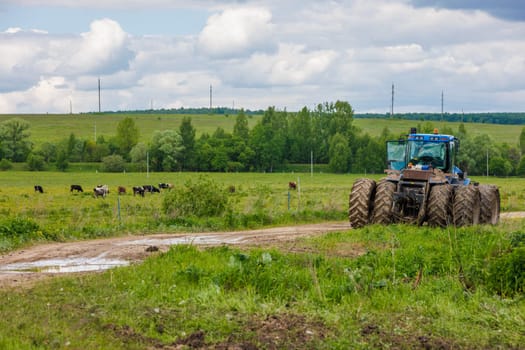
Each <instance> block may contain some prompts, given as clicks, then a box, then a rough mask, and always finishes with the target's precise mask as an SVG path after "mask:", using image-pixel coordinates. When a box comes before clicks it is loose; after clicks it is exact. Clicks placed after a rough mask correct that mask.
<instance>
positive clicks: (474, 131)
mask: <svg viewBox="0 0 525 350" xmlns="http://www.w3.org/2000/svg"><path fill="white" fill-rule="evenodd" d="M423 123H424V122H422V121H417V120H402V119H401V120H400V119H397V120H387V119H362V118H359V119H354V125H356V126H357V127H359V128H360V129H362V130H363V132H366V133H368V134H370V135H371V136H379V135H381V132H382V131H383V129H384V128H385V127H388V129H389V130H390V132H392V133H393V134H395V135H399V134H403V133H404V134H407V133H408V131H409V130H410V128H411V127H417V125H418V124H423ZM431 123H432V125H433V126H434V127H436V128H438V129H442V128H443V127H445V126H446V127H449V128H452V130H453V131H454V132H457V130H458V128H459V125H460V123H458V122H431ZM464 125H465V129H466V130H467V134H468V135H470V136H477V135H484V134H486V135H489V136H490V137H491V138H492V139H493V140H494V141H495V142H496V143H504V142H506V143H508V144H510V145H517V144H518V142H519V137H520V133H521V129H522V128H523V126H522V125H502V124H483V123H464Z"/></svg>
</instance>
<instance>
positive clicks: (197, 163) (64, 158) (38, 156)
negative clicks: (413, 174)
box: [0, 101, 525, 176]
mask: <svg viewBox="0 0 525 350" xmlns="http://www.w3.org/2000/svg"><path fill="white" fill-rule="evenodd" d="M354 118H355V115H354V111H353V109H352V107H351V105H350V104H349V103H348V102H345V101H336V102H326V103H323V104H319V105H317V106H316V107H315V108H313V109H308V108H307V107H304V108H303V109H302V110H300V111H298V112H288V111H286V110H277V109H275V107H269V108H268V109H266V110H265V111H264V112H263V116H262V118H261V119H260V120H259V121H258V122H257V124H256V125H255V126H253V128H251V129H250V128H249V126H248V115H247V113H245V112H244V111H243V110H240V111H239V112H238V113H237V116H236V119H235V124H234V127H233V130H231V131H226V130H224V129H223V128H221V127H218V128H217V129H216V130H215V131H214V132H213V133H211V134H208V133H203V134H201V135H200V136H199V137H197V136H196V130H195V128H194V127H193V125H192V120H191V116H184V117H183V119H182V122H181V124H180V126H179V128H178V129H168V130H157V131H155V132H154V133H153V135H152V137H151V139H150V140H148V141H147V142H139V140H140V131H139V128H138V126H137V125H135V122H134V120H133V119H132V118H131V117H126V118H124V119H123V120H121V121H120V122H119V124H118V125H117V129H116V134H115V135H114V136H112V137H109V138H105V137H103V136H99V137H98V138H97V140H96V141H95V140H84V139H81V138H78V137H76V136H75V135H74V134H70V135H69V136H68V137H66V138H64V139H63V140H61V141H59V142H57V143H51V142H44V143H42V144H40V145H39V146H38V147H34V146H33V144H32V143H31V141H30V133H29V128H30V125H29V123H28V122H27V121H25V120H23V119H19V118H13V119H10V120H7V121H5V122H3V123H2V124H0V159H1V160H0V169H8V168H9V167H10V165H11V163H12V162H26V163H27V166H28V168H29V169H30V170H44V169H47V168H49V167H53V166H54V167H56V169H58V170H63V171H64V170H66V169H67V168H68V166H69V164H70V163H74V162H100V163H101V170H102V171H115V172H117V171H124V170H126V171H146V169H148V168H149V169H150V170H152V171H215V172H240V171H258V172H274V171H280V170H282V169H284V168H285V167H286V166H287V165H290V164H310V163H313V164H316V165H318V164H323V165H325V169H327V170H328V171H331V172H335V173H382V172H383V170H384V169H385V165H386V141H387V140H395V139H399V138H400V137H403V136H405V135H403V134H401V135H395V134H393V133H391V132H390V131H389V129H388V128H385V129H383V131H382V133H381V134H380V135H379V136H370V135H369V134H367V133H364V132H363V131H362V130H360V129H359V128H357V127H356V126H355V125H353V120H354ZM417 127H418V131H419V132H428V133H431V132H432V131H433V129H434V125H433V124H432V121H428V120H427V121H424V122H420V123H418V125H417ZM440 132H441V133H443V134H450V135H455V136H457V137H458V138H459V139H460V140H461V146H460V153H459V157H458V162H459V164H458V165H459V166H460V168H462V169H463V170H464V171H466V172H467V173H468V174H470V175H485V174H487V173H488V174H490V175H497V176H509V175H525V157H524V155H525V128H524V129H523V130H522V133H521V136H520V139H519V140H517V143H516V144H514V145H513V144H510V143H503V144H497V143H495V142H494V141H493V140H492V139H491V138H490V137H489V136H488V135H479V136H471V135H469V134H468V132H467V128H466V124H465V123H460V124H459V128H458V130H452V129H451V128H445V129H442V130H440Z"/></svg>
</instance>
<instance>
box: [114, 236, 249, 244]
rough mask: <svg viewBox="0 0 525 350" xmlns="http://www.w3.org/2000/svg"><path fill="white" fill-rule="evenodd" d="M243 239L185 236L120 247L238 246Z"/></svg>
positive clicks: (135, 242)
mask: <svg viewBox="0 0 525 350" xmlns="http://www.w3.org/2000/svg"><path fill="white" fill-rule="evenodd" d="M243 239H244V238H243V237H239V236H237V237H228V236H220V235H204V236H184V237H174V238H165V239H162V238H146V239H140V240H136V241H130V242H124V243H119V244H120V245H157V246H158V245H177V244H196V245H201V244H202V245H206V244H212V245H218V244H236V243H239V242H241V241H242V240H243Z"/></svg>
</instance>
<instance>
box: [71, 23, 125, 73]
mask: <svg viewBox="0 0 525 350" xmlns="http://www.w3.org/2000/svg"><path fill="white" fill-rule="evenodd" d="M127 44H128V35H127V34H126V33H125V32H124V31H123V30H122V28H121V27H120V25H119V24H118V23H117V22H115V21H113V20H110V19H101V20H96V21H93V22H92V23H91V25H90V31H89V32H87V33H82V34H81V40H80V41H79V42H77V43H76V45H78V47H75V52H73V53H72V56H71V57H70V59H69V60H68V62H67V63H66V65H65V66H66V67H67V68H66V69H67V70H69V71H70V72H71V73H76V74H78V73H88V72H91V73H95V74H97V73H98V74H100V73H107V72H114V71H118V70H120V69H127V68H128V64H129V60H130V59H131V56H132V53H131V52H130V51H129V49H128V47H127Z"/></svg>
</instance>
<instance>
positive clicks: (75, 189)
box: [69, 185, 84, 192]
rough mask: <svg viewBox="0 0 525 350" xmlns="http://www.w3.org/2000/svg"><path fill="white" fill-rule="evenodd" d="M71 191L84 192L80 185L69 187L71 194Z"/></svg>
mask: <svg viewBox="0 0 525 350" xmlns="http://www.w3.org/2000/svg"><path fill="white" fill-rule="evenodd" d="M73 191H77V192H84V190H83V189H82V186H80V185H71V189H70V190H69V192H73Z"/></svg>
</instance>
